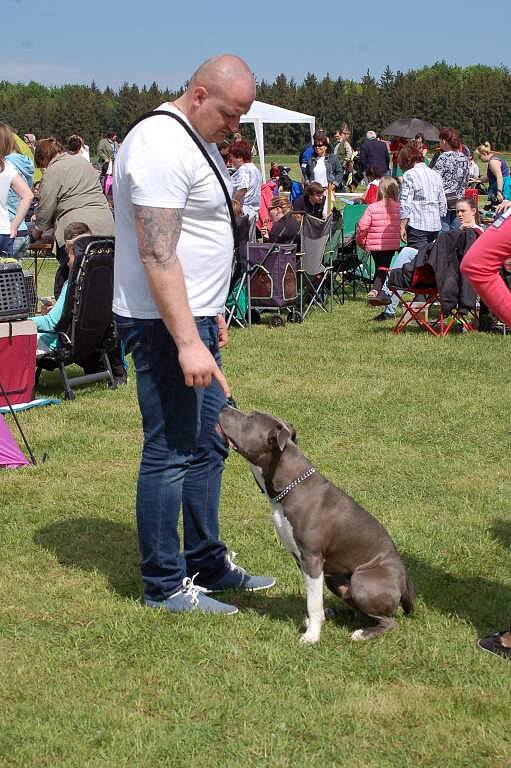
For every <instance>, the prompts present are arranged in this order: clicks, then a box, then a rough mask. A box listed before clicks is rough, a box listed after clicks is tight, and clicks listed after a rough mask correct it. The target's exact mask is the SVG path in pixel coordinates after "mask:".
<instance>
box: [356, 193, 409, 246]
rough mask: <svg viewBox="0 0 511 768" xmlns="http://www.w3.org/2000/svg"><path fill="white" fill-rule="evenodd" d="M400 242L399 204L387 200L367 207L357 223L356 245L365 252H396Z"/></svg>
mask: <svg viewBox="0 0 511 768" xmlns="http://www.w3.org/2000/svg"><path fill="white" fill-rule="evenodd" d="M400 242H401V234H400V225H399V203H398V202H397V201H396V200H388V199H387V200H378V201H377V202H376V203H371V205H368V206H367V209H366V211H365V213H364V215H363V216H362V218H361V219H360V221H359V222H358V226H357V243H358V244H359V245H361V246H362V248H365V250H366V251H396V250H397V249H398V248H399V243H400Z"/></svg>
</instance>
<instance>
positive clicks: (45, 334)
mask: <svg viewBox="0 0 511 768" xmlns="http://www.w3.org/2000/svg"><path fill="white" fill-rule="evenodd" d="M90 234H92V233H91V231H90V229H89V227H88V226H87V224H83V223H82V222H78V221H76V222H73V223H72V224H68V225H67V227H66V228H65V230H64V240H65V245H66V251H67V263H68V266H69V269H70V270H71V267H72V265H73V261H74V251H73V243H74V241H75V240H76V239H77V238H78V237H83V236H84V235H90ZM67 285H68V281H67V280H66V282H65V283H64V285H63V286H62V291H61V293H60V296H59V298H58V300H57V302H56V303H55V304H51V303H49V304H45V307H44V310H43V312H44V314H42V315H36V316H35V317H32V318H31V320H33V321H34V323H35V324H36V328H37V350H36V355H37V356H38V357H39V356H40V355H45V354H47V353H48V352H50V351H51V350H53V349H55V348H56V347H57V345H58V341H59V339H58V336H57V334H56V332H55V328H56V327H57V324H58V322H59V320H60V318H61V317H62V312H63V311H64V305H65V303H66V295H67Z"/></svg>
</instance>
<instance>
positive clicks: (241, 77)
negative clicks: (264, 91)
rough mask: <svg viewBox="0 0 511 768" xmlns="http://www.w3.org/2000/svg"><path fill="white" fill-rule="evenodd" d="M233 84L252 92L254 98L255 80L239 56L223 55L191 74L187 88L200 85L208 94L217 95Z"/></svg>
mask: <svg viewBox="0 0 511 768" xmlns="http://www.w3.org/2000/svg"><path fill="white" fill-rule="evenodd" d="M233 84H236V85H238V86H242V87H246V88H247V89H248V91H249V92H250V91H253V96H252V98H255V80H254V76H253V74H252V72H251V71H250V69H249V68H248V66H247V64H246V63H245V62H244V61H243V59H240V57H239V56H233V55H231V54H227V53H224V54H220V55H219V56H213V57H212V58H210V59H207V60H206V61H204V62H203V63H202V64H201V65H200V67H199V68H198V69H197V70H196V71H195V72H194V73H193V75H192V77H191V80H190V84H189V88H190V89H192V88H194V87H195V86H197V85H202V86H204V87H205V88H207V89H208V91H209V93H211V94H215V95H218V93H222V92H225V91H226V89H229V88H232V86H233Z"/></svg>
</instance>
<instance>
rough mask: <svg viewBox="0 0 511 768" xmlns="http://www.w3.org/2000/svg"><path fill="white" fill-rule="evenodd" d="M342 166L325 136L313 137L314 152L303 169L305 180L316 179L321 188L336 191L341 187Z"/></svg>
mask: <svg viewBox="0 0 511 768" xmlns="http://www.w3.org/2000/svg"><path fill="white" fill-rule="evenodd" d="M342 177H343V168H342V165H341V163H340V161H339V158H338V157H337V155H335V154H334V153H333V152H332V149H331V147H330V144H329V143H328V139H327V138H326V136H320V137H318V136H316V137H315V139H314V154H313V155H312V157H311V158H310V159H309V161H308V163H307V165H306V167H305V170H304V178H305V181H307V182H309V183H310V182H311V181H316V182H317V183H318V184H321V186H322V187H323V189H328V190H329V191H334V192H335V191H336V190H339V189H341V188H342Z"/></svg>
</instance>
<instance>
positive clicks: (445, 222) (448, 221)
mask: <svg viewBox="0 0 511 768" xmlns="http://www.w3.org/2000/svg"><path fill="white" fill-rule="evenodd" d="M441 221H442V232H449V230H450V229H459V228H460V222H459V219H458V217H457V215H456V210H449V211H447V213H446V214H445V216H442V218H441Z"/></svg>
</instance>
